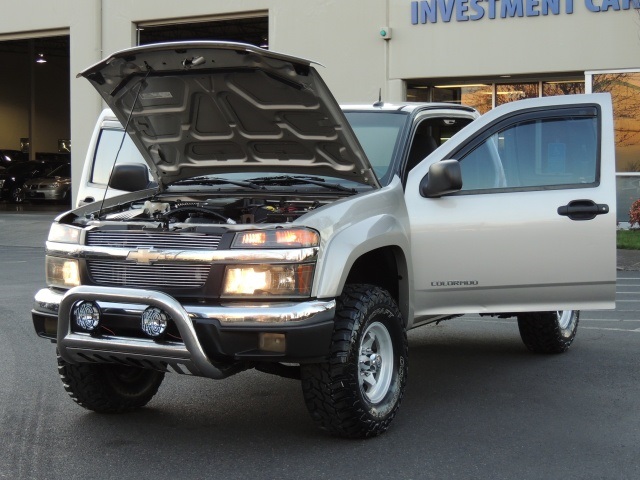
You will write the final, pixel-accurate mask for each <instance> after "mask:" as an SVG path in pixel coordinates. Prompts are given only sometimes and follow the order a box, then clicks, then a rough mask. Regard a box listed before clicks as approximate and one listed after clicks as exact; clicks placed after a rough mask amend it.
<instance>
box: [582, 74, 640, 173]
mask: <svg viewBox="0 0 640 480" xmlns="http://www.w3.org/2000/svg"><path fill="white" fill-rule="evenodd" d="M592 90H593V92H609V93H610V94H611V100H612V103H613V116H614V131H615V141H616V157H617V158H616V163H617V166H618V168H617V169H618V171H627V172H629V171H630V172H639V171H640V73H637V72H636V73H634V72H623V73H605V74H598V75H594V76H593V86H592Z"/></svg>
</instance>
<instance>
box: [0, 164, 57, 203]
mask: <svg viewBox="0 0 640 480" xmlns="http://www.w3.org/2000/svg"><path fill="white" fill-rule="evenodd" d="M60 165H63V164H62V163H60V162H38V161H35V160H31V161H27V162H19V163H16V164H15V165H11V166H10V167H9V168H7V169H5V170H4V171H2V172H0V198H6V199H8V200H10V201H12V202H14V203H21V202H23V201H24V200H25V194H24V183H25V182H26V181H27V180H29V179H32V178H37V177H43V176H45V175H47V174H48V173H49V172H51V171H52V170H53V169H55V168H57V167H59V166H60Z"/></svg>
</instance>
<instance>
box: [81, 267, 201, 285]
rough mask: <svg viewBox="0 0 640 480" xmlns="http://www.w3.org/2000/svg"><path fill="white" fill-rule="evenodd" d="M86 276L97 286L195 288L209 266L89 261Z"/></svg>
mask: <svg viewBox="0 0 640 480" xmlns="http://www.w3.org/2000/svg"><path fill="white" fill-rule="evenodd" d="M87 267H88V269H89V275H90V276H91V278H92V279H93V281H94V282H95V283H96V284H97V285H120V286H135V287H182V288H198V287H201V286H202V285H204V283H205V282H206V280H207V276H208V275H209V269H210V268H211V267H210V265H197V264H194V265H191V264H178V265H176V264H175V263H154V264H152V265H144V264H136V263H131V262H124V261H112V260H88V261H87Z"/></svg>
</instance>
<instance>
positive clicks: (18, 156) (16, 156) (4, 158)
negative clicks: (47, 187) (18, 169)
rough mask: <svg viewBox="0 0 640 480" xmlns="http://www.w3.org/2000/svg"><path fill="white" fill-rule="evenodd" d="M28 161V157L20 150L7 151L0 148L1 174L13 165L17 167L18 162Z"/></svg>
mask: <svg viewBox="0 0 640 480" xmlns="http://www.w3.org/2000/svg"><path fill="white" fill-rule="evenodd" d="M28 159H29V157H28V155H27V154H26V153H22V152H21V151H19V150H6V149H2V148H0V172H2V171H4V170H5V169H6V168H9V167H10V166H11V165H15V164H16V163H18V162H24V161H26V160H28Z"/></svg>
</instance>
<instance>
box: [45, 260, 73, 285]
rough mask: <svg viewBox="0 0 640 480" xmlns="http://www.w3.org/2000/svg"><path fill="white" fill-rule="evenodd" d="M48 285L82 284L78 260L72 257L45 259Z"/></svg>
mask: <svg viewBox="0 0 640 480" xmlns="http://www.w3.org/2000/svg"><path fill="white" fill-rule="evenodd" d="M45 266H46V272H47V285H49V286H50V287H60V288H71V287H77V286H78V285H80V270H79V269H78V261H77V260H74V259H71V258H60V257H50V256H48V255H47V257H46V260H45Z"/></svg>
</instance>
